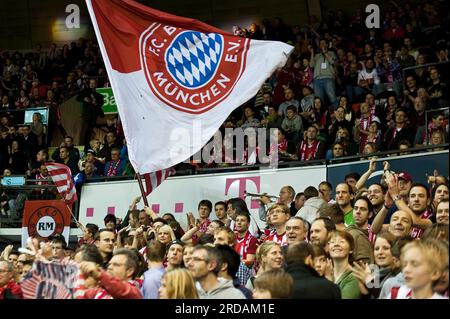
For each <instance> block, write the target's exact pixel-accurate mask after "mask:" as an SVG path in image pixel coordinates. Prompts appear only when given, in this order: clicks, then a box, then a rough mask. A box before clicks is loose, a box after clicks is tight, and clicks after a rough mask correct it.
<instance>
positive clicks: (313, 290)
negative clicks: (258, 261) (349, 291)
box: [286, 263, 341, 299]
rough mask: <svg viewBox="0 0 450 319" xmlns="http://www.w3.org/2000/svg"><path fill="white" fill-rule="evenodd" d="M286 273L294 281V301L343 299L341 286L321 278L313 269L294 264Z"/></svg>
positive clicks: (289, 266)
mask: <svg viewBox="0 0 450 319" xmlns="http://www.w3.org/2000/svg"><path fill="white" fill-rule="evenodd" d="M286 271H287V272H288V273H289V274H290V275H291V276H292V278H293V279H294V294H293V296H292V299H341V290H340V289H339V286H338V285H336V284H334V283H332V282H331V281H329V280H327V279H325V278H323V277H320V276H319V274H318V273H317V272H316V271H315V270H314V269H313V268H311V267H309V266H306V265H305V264H300V263H294V264H289V265H288V266H287V269H286Z"/></svg>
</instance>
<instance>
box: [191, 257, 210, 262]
mask: <svg viewBox="0 0 450 319" xmlns="http://www.w3.org/2000/svg"><path fill="white" fill-rule="evenodd" d="M191 260H192V261H195V262H197V261H205V262H206V261H208V260H207V259H205V258H199V257H192V258H191Z"/></svg>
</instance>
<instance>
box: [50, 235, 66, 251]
mask: <svg viewBox="0 0 450 319" xmlns="http://www.w3.org/2000/svg"><path fill="white" fill-rule="evenodd" d="M52 244H61V246H62V247H61V248H62V249H66V247H67V242H66V239H65V238H64V236H63V235H61V234H57V235H55V236H54V237H53V238H52Z"/></svg>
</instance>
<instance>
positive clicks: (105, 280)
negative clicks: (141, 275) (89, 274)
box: [84, 271, 142, 299]
mask: <svg viewBox="0 0 450 319" xmlns="http://www.w3.org/2000/svg"><path fill="white" fill-rule="evenodd" d="M98 284H99V286H100V287H96V288H90V289H88V290H86V292H85V293H84V299H102V298H101V297H100V298H99V296H102V295H105V296H107V295H109V296H111V297H113V298H114V299H142V294H141V291H140V290H139V288H138V287H136V286H135V285H134V284H132V283H130V282H127V281H123V280H121V279H119V278H116V277H114V276H111V275H110V274H108V273H107V272H106V271H102V272H101V274H100V278H99V281H98ZM96 296H97V298H96Z"/></svg>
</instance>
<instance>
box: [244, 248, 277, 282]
mask: <svg viewBox="0 0 450 319" xmlns="http://www.w3.org/2000/svg"><path fill="white" fill-rule="evenodd" d="M256 262H257V265H258V266H259V268H258V271H257V273H256V275H255V277H250V279H249V280H248V281H247V285H246V288H248V289H250V290H253V289H254V285H253V282H254V280H255V278H257V277H258V276H260V275H262V274H263V273H265V272H266V271H269V270H272V269H281V267H283V262H284V258H283V253H282V252H281V246H280V245H279V244H278V243H276V242H273V241H266V242H264V243H262V244H261V246H259V247H258V249H257V250H256Z"/></svg>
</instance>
